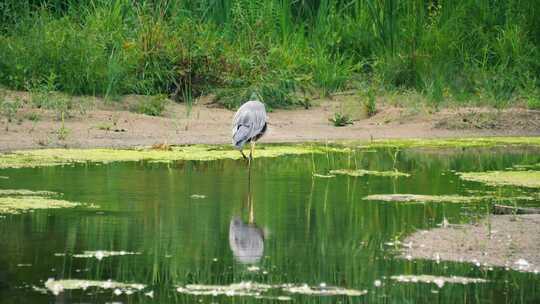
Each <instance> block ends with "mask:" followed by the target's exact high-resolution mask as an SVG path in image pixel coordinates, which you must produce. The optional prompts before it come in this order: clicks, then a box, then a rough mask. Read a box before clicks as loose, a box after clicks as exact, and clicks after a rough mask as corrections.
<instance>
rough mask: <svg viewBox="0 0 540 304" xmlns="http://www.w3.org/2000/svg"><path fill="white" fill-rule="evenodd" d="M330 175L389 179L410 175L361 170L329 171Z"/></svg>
mask: <svg viewBox="0 0 540 304" xmlns="http://www.w3.org/2000/svg"><path fill="white" fill-rule="evenodd" d="M330 174H338V175H349V176H354V177H358V176H364V175H375V176H391V177H408V176H410V174H408V173H403V172H399V171H373V170H363V169H356V170H355V169H336V170H330Z"/></svg>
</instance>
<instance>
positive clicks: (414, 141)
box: [343, 137, 540, 149]
mask: <svg viewBox="0 0 540 304" xmlns="http://www.w3.org/2000/svg"><path fill="white" fill-rule="evenodd" d="M343 143H344V144H345V145H346V146H349V147H352V146H354V147H356V148H361V149H374V148H422V147H426V148H466V147H492V146H515V145H528V146H540V137H480V138H445V139H419V138H411V139H378V140H373V141H370V142H359V141H345V142H343Z"/></svg>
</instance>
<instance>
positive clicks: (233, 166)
mask: <svg viewBox="0 0 540 304" xmlns="http://www.w3.org/2000/svg"><path fill="white" fill-rule="evenodd" d="M539 162H540V153H539V151H538V150H535V149H532V148H530V149H529V148H522V149H513V150H509V149H495V148H489V149H453V150H426V149H416V150H402V151H399V152H397V153H396V151H395V150H392V149H381V150H374V151H363V152H360V151H359V152H354V153H335V154H318V155H310V154H308V155H304V156H287V157H281V158H260V159H255V161H254V163H253V166H252V168H251V173H249V172H248V170H247V167H246V164H245V163H244V162H243V161H233V160H222V161H209V162H197V161H188V162H177V163H173V164H163V163H144V162H137V163H112V164H108V165H99V164H88V165H76V166H63V167H60V166H58V167H48V168H32V169H8V170H0V175H3V176H8V177H9V179H2V180H0V189H30V190H48V191H55V192H59V193H62V194H63V195H62V198H63V199H66V200H69V201H77V202H83V203H93V204H96V205H98V206H99V208H98V209H92V208H84V207H81V208H74V209H56V210H36V211H34V212H31V213H26V214H22V215H6V216H4V217H2V218H0V235H1V237H0V303H199V302H200V303H273V302H282V301H284V303H287V302H285V301H292V302H291V303H540V275H535V274H526V273H518V272H514V271H505V270H504V269H502V268H495V269H494V270H491V271H490V270H488V269H485V268H479V267H476V266H474V265H472V264H466V263H452V262H440V263H436V262H433V261H425V260H411V261H409V260H407V259H404V258H401V257H400V256H399V252H398V250H397V248H396V246H392V245H388V244H389V243H393V242H395V241H396V240H397V239H401V238H403V237H405V236H406V235H408V234H410V233H412V232H414V231H415V230H417V229H429V228H432V227H437V225H438V224H440V223H441V222H442V221H443V220H444V219H447V220H448V222H450V223H465V222H470V221H472V220H477V219H479V218H482V217H484V216H485V215H486V206H485V204H483V203H480V204H479V203H474V204H456V203H428V204H410V203H409V204H406V203H396V202H374V201H368V200H363V198H364V197H365V196H366V195H369V194H379V193H380V194H392V193H412V194H430V195H442V194H461V195H470V193H471V191H480V193H481V191H492V190H497V191H499V192H501V193H502V195H510V196H511V195H514V194H515V195H518V194H519V195H523V194H524V193H525V194H527V193H529V192H533V191H532V190H528V189H519V188H509V187H505V188H504V189H496V188H494V187H490V186H484V185H481V184H478V183H475V182H466V181H461V180H460V179H459V177H458V176H457V175H456V174H455V172H459V171H487V170H502V169H505V168H509V167H511V166H512V165H516V164H535V163H539ZM336 168H337V169H343V168H363V169H368V170H380V171H383V170H393V169H394V168H395V169H397V170H399V171H401V172H405V173H409V174H411V176H410V177H383V176H362V177H350V176H336V177H333V178H320V177H313V172H317V173H321V174H326V173H327V172H328V171H329V170H330V169H336ZM529 194H530V193H529ZM527 204H532V205H536V206H538V205H540V202H539V201H532V202H531V201H529V202H527ZM85 251H92V252H94V253H93V254H89V255H88V256H85V255H84V252H85ZM109 251H113V252H116V253H117V254H119V255H116V256H106V255H107V252H109ZM122 251H123V252H124V254H122ZM96 252H97V253H96ZM118 252H120V253H118ZM127 253H131V254H127ZM96 255H97V256H98V257H99V258H96ZM404 274H427V275H437V276H448V277H449V276H452V275H456V276H465V277H474V278H483V279H486V280H489V282H487V283H476V284H468V285H463V284H445V285H444V286H443V287H441V288H439V287H438V286H437V285H435V284H425V283H400V282H396V281H394V280H392V279H391V278H390V277H391V276H394V275H404ZM62 279H81V280H91V281H92V282H94V281H99V282H101V284H102V285H103V284H105V285H107V282H108V280H111V282H122V283H130V284H132V283H137V284H144V288H142V287H141V288H142V289H141V288H132V289H129V288H128V289H125V288H124V289H123V288H114V286H113V287H112V288H111V286H101V287H102V288H100V287H93V286H84V287H85V288H79V289H74V290H67V289H66V290H62V291H60V292H56V293H57V295H54V294H53V292H51V290H47V289H45V285H46V282H47V281H48V280H49V281H48V282H49V283H50V282H51V281H52V280H62ZM242 282H243V283H242ZM248 282H251V283H248ZM109 283H110V282H109ZM236 283H241V284H244V286H245V285H246V284H248V285H249V284H251V285H249V286H251V287H253V288H254V289H257V288H258V290H255V291H253V290H251V291H244V294H242V293H241V292H238V291H236V294H234V292H233V291H231V290H225V291H223V292H218V291H219V290H220V289H219V286H215V287H211V286H210V287H209V286H207V285H222V286H228V287H229V288H231V286H235V285H231V284H236ZM86 284H87V285H88V283H86ZM111 284H112V283H111ZM189 284H197V285H204V286H199V288H202V289H200V290H199V291H201V290H205V289H204V288H209V289H210V291H209V292H208V293H209V294H206V295H203V294H195V295H194V294H193V293H194V292H192V291H193V290H191V292H190V290H188V289H187V288H185V289H182V288H184V287H186V285H189ZM257 284H260V286H259V285H257ZM109 285H110V284H109ZM205 286H206V287H205ZM291 286H292V287H294V288H297V291H298V290H301V291H302V290H303V291H304V292H294V288H290V287H291ZM307 286H309V287H307ZM103 287H105V288H103ZM107 287H109V288H107ZM178 287H181V288H180V289H178V290H177V288H178ZM222 288H225V289H226V287H222ZM287 288H289V289H287ZM332 288H335V289H332ZM139 289H141V290H139ZM261 289H262V291H261ZM306 290H308V291H309V292H307V293H306V292H305V291H306ZM328 290H331V291H332V290H333V291H335V294H332V292H329V293H325V292H324V291H328ZM126 291H127V293H128V294H126ZM321 291H322V292H321ZM200 293H202V292H200ZM364 293H365V294H364ZM360 294H363V295H360Z"/></svg>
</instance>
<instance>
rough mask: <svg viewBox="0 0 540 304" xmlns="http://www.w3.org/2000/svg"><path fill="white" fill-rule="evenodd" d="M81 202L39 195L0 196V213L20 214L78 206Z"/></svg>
mask: <svg viewBox="0 0 540 304" xmlns="http://www.w3.org/2000/svg"><path fill="white" fill-rule="evenodd" d="M80 205H81V203H77V202H69V201H65V200H58V199H50V198H45V197H41V196H23V197H10V196H7V197H0V214H2V213H4V214H21V213H24V212H29V211H31V210H38V209H60V208H73V207H77V206H80Z"/></svg>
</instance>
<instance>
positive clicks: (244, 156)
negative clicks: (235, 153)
mask: <svg viewBox="0 0 540 304" xmlns="http://www.w3.org/2000/svg"><path fill="white" fill-rule="evenodd" d="M240 154H242V157H243V158H244V159H246V160H247V159H248V158H247V156H246V155H245V154H244V151H242V150H240Z"/></svg>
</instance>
